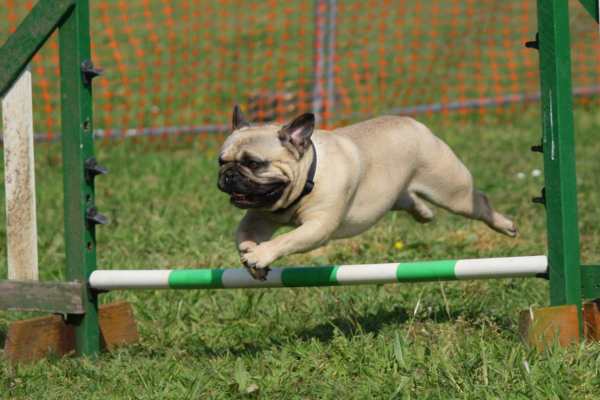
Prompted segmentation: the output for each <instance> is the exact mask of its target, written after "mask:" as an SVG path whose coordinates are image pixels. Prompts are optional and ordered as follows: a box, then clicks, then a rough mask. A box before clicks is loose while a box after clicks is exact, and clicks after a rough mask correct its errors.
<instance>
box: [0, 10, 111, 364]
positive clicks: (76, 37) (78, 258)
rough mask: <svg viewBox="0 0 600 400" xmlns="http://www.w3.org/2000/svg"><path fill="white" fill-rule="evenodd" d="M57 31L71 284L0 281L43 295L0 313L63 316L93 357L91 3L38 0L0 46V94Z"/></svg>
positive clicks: (21, 299) (8, 304)
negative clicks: (88, 169)
mask: <svg viewBox="0 0 600 400" xmlns="http://www.w3.org/2000/svg"><path fill="white" fill-rule="evenodd" d="M57 28H58V29H59V44H60V70H61V76H60V80H61V115H62V140H63V160H64V161H63V177H64V199H65V200H64V202H65V203H64V206H65V242H66V276H67V281H68V282H66V283H64V284H62V285H61V284H59V283H51V282H28V283H26V284H25V283H22V282H21V283H18V282H13V281H3V282H2V281H0V287H4V286H6V288H11V289H12V290H11V293H15V290H14V289H15V288H16V287H21V288H26V289H27V290H26V291H27V292H39V293H40V294H45V295H46V296H31V293H29V294H27V293H26V294H24V295H22V296H17V297H14V296H13V298H12V299H10V301H9V300H8V299H4V298H3V300H2V301H0V307H1V308H3V309H12V310H14V309H19V310H36V311H48V312H60V313H64V312H66V313H67V322H68V323H70V324H73V325H75V332H76V340H77V353H78V354H79V355H85V356H90V357H94V356H95V355H96V354H97V353H98V351H99V349H100V337H99V327H98V303H97V299H96V296H93V295H90V294H89V293H88V291H87V290H86V284H87V279H88V277H89V275H90V274H91V273H92V271H94V270H95V269H96V235H95V228H94V225H93V224H90V225H89V226H88V224H86V211H87V209H88V208H89V207H92V206H93V205H94V201H95V195H94V182H93V179H90V180H88V179H86V174H85V161H86V160H87V159H88V158H89V157H92V156H93V154H94V143H93V136H92V135H93V115H92V90H91V84H90V85H85V84H84V83H83V79H82V73H81V64H82V62H83V61H85V60H90V58H91V49H90V26H89V2H88V0H40V1H39V2H38V3H37V4H36V6H35V7H34V8H33V9H32V10H31V12H30V13H29V15H28V16H27V17H26V18H25V19H24V20H23V22H22V23H21V24H20V25H19V27H18V28H17V30H16V31H15V32H14V33H13V35H12V36H11V37H10V38H9V39H8V40H7V41H6V43H5V44H4V45H3V46H2V48H0V95H4V93H5V92H6V91H7V90H8V89H9V88H10V86H11V85H12V84H13V82H14V81H15V80H16V79H17V78H18V76H19V75H20V73H21V72H22V70H23V69H24V68H25V67H26V66H27V64H28V63H29V61H31V59H32V58H33V57H34V56H35V54H36V53H37V51H38V50H39V49H40V48H41V47H42V46H43V45H44V43H45V42H46V40H47V39H48V38H49V37H50V35H52V33H53V32H54V31H55V30H56V29H57ZM1 285H4V286H1ZM82 288H83V289H82ZM7 293H8V292H7ZM7 293H5V295H7ZM57 302H59V303H63V304H57ZM82 311H83V312H82Z"/></svg>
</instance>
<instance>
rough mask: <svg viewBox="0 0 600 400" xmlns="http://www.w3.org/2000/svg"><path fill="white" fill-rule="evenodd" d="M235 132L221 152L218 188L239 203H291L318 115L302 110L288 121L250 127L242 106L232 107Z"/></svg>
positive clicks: (253, 205) (257, 205)
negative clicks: (286, 122) (301, 113)
mask: <svg viewBox="0 0 600 400" xmlns="http://www.w3.org/2000/svg"><path fill="white" fill-rule="evenodd" d="M232 120H233V132H232V133H231V135H230V136H229V137H228V138H227V140H225V142H224V143H223V148H222V150H221V154H220V156H219V164H220V165H221V168H220V169H219V183H218V186H219V189H220V190H221V191H223V192H225V193H227V194H228V195H230V196H231V200H230V201H231V204H233V205H234V206H236V207H239V208H243V209H247V208H258V209H265V210H269V211H274V210H277V209H279V208H282V207H283V206H284V205H285V204H288V203H290V200H291V201H293V199H290V195H291V194H292V192H294V193H295V191H294V188H296V187H297V182H298V178H299V176H300V174H301V173H303V172H304V171H305V169H306V168H304V167H302V165H305V164H306V163H305V162H303V158H304V156H305V154H306V153H307V150H308V148H309V147H310V141H309V139H310V136H311V135H312V133H313V130H314V127H315V116H314V115H313V114H303V115H301V116H299V117H297V118H296V119H294V120H293V121H292V122H290V123H289V124H287V125H281V124H278V123H271V124H267V125H262V126H255V127H251V126H250V124H249V123H248V121H247V120H246V118H245V117H244V114H243V113H242V110H240V108H239V107H238V106H237V105H236V106H235V107H234V109H233V118H232Z"/></svg>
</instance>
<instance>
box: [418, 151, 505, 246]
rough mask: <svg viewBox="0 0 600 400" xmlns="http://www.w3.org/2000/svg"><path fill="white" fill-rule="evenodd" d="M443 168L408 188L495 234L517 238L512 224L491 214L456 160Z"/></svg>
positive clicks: (485, 199) (481, 196) (494, 213)
mask: <svg viewBox="0 0 600 400" xmlns="http://www.w3.org/2000/svg"><path fill="white" fill-rule="evenodd" d="M455 160H456V162H455V163H447V164H446V165H445V166H444V168H443V169H438V170H437V171H428V173H427V175H428V176H423V177H422V178H424V179H420V181H419V184H418V185H415V187H413V188H412V190H414V191H415V192H416V193H417V194H419V196H421V197H422V198H424V199H425V200H427V201H430V202H431V203H433V204H435V205H437V206H439V207H442V208H444V209H446V210H448V211H450V212H452V213H454V214H458V215H461V216H463V217H467V218H471V219H477V220H480V221H483V222H485V223H486V224H487V225H488V226H489V227H490V228H492V229H493V230H495V231H496V232H500V233H503V234H505V235H507V236H510V237H515V236H517V227H516V225H515V224H514V223H513V222H512V221H511V220H509V219H507V218H506V217H504V216H503V215H501V214H498V213H497V212H496V211H494V210H493V209H492V208H491V207H490V204H489V202H488V199H487V196H486V195H485V193H483V192H481V191H479V190H477V189H476V188H475V183H474V181H473V177H472V176H471V173H470V172H469V170H468V169H467V167H465V166H464V165H463V164H462V163H461V162H460V161H458V159H455Z"/></svg>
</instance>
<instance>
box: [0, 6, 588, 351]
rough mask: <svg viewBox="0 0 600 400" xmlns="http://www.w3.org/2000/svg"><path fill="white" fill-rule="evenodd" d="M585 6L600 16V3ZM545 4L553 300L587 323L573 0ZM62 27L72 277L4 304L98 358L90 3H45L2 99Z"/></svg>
mask: <svg viewBox="0 0 600 400" xmlns="http://www.w3.org/2000/svg"><path fill="white" fill-rule="evenodd" d="M580 2H581V3H582V5H583V6H584V7H585V8H586V9H587V10H588V11H589V12H590V14H591V15H592V17H594V18H595V19H596V21H598V16H599V11H598V3H597V1H596V0H580ZM537 4H538V12H537V14H538V26H539V54H540V81H541V87H540V89H541V94H542V127H543V143H542V144H543V153H544V154H543V157H544V178H545V182H546V207H547V220H548V224H547V225H548V261H549V279H550V300H551V304H552V305H553V306H558V305H565V304H574V305H576V306H577V307H578V308H579V312H580V321H581V299H582V296H583V297H587V298H593V297H599V296H600V265H592V266H580V264H579V231H578V226H577V188H576V186H575V182H576V179H575V177H576V174H575V146H574V132H573V104H572V88H571V59H570V48H569V46H570V42H569V16H568V0H537ZM57 28H58V29H59V40H60V68H61V78H60V79H61V113H62V140H63V160H64V167H63V168H64V171H63V176H64V193H65V241H66V270H67V274H66V275H67V281H68V282H23V281H0V290H2V289H4V290H3V292H4V294H5V296H4V297H2V298H0V309H10V310H37V311H48V312H60V313H67V314H68V322H69V323H72V324H74V325H75V326H76V338H77V352H78V354H79V355H86V356H91V357H93V356H95V355H96V354H97V353H98V351H99V328H98V304H97V299H96V297H95V296H94V295H92V294H90V293H89V292H88V291H87V290H86V282H87V279H88V277H89V276H90V274H91V273H92V272H93V271H94V270H95V268H96V235H95V230H94V226H93V225H89V226H88V225H87V224H86V211H87V209H88V208H89V207H92V206H93V205H94V202H95V193H94V182H93V179H90V180H88V179H87V178H86V174H85V161H86V160H87V159H88V158H89V157H92V156H93V154H94V148H93V115H92V89H91V84H90V85H86V84H84V83H83V80H82V74H81V69H80V68H81V63H82V62H83V61H85V60H89V59H90V58H91V52H90V27H89V0H39V2H38V3H37V4H36V6H35V7H34V8H33V9H32V11H31V12H30V14H29V15H28V16H27V17H26V18H25V20H24V21H23V22H22V23H21V24H20V25H19V27H18V28H17V30H16V31H15V33H14V34H13V35H12V36H11V37H10V38H9V39H8V40H7V41H6V43H5V44H4V45H3V46H2V48H0V96H2V95H4V93H6V91H7V90H8V89H9V88H10V86H11V85H12V84H13V82H14V81H15V80H16V79H17V78H18V76H19V75H20V73H21V72H22V71H23V69H24V68H25V67H26V65H27V64H28V63H29V61H31V59H32V58H33V57H34V55H35V54H36V53H37V51H38V50H39V49H40V48H41V47H42V46H43V45H44V43H45V42H46V40H47V39H48V38H49V37H50V35H51V34H52V33H53V32H54V31H55V30H56V29H57ZM582 282H583V284H582ZM8 292H10V293H13V295H11V298H10V299H9V298H8V297H7V296H6V293H8ZM19 292H27V293H25V294H23V295H19Z"/></svg>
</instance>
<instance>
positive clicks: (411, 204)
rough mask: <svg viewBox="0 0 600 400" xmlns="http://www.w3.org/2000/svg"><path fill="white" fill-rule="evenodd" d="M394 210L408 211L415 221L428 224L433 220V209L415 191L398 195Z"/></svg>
mask: <svg viewBox="0 0 600 400" xmlns="http://www.w3.org/2000/svg"><path fill="white" fill-rule="evenodd" d="M392 211H406V212H407V213H409V214H410V215H412V217H413V218H414V219H415V221H417V222H420V223H422V224H426V223H428V222H431V221H432V220H433V211H431V209H429V207H427V205H425V203H423V201H421V199H419V198H418V197H417V196H416V195H415V194H414V193H407V194H403V195H402V196H400V197H398V200H396V203H395V204H394V206H393V207H392Z"/></svg>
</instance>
